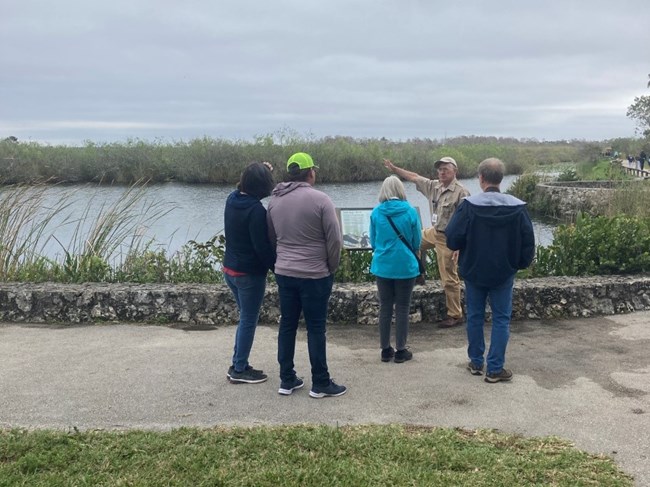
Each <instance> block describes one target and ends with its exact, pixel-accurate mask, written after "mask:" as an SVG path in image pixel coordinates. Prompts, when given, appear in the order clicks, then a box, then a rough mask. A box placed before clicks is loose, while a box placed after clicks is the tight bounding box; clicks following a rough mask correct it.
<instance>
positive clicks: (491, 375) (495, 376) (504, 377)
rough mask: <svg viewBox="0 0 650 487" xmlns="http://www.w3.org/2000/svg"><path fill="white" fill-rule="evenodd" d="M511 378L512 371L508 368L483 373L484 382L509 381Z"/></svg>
mask: <svg viewBox="0 0 650 487" xmlns="http://www.w3.org/2000/svg"><path fill="white" fill-rule="evenodd" d="M511 379H512V372H511V371H510V370H508V369H501V372H496V373H495V372H488V373H487V374H485V382H490V383H495V382H501V381H504V382H505V381H509V380H511Z"/></svg>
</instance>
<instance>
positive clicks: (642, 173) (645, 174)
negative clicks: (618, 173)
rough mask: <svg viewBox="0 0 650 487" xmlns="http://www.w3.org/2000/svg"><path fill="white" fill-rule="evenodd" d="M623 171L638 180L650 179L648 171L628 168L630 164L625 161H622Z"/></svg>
mask: <svg viewBox="0 0 650 487" xmlns="http://www.w3.org/2000/svg"><path fill="white" fill-rule="evenodd" d="M621 169H623V172H625V173H627V174H631V175H633V176H636V177H638V178H644V179H645V178H650V171H647V170H645V169H639V168H637V167H631V166H628V162H627V161H625V160H622V161H621Z"/></svg>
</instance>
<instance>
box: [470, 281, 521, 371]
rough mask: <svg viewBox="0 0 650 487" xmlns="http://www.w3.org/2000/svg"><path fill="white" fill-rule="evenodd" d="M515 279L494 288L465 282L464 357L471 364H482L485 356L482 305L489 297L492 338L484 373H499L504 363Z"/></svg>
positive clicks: (483, 311)
mask: <svg viewBox="0 0 650 487" xmlns="http://www.w3.org/2000/svg"><path fill="white" fill-rule="evenodd" d="M513 283H514V276H512V277H510V278H509V279H508V280H507V281H506V282H504V283H503V284H500V285H499V286H497V287H483V286H476V285H474V284H472V283H471V282H469V281H465V302H466V304H467V341H468V343H469V345H468V347H467V355H468V356H469V359H470V360H471V361H472V363H473V364H475V365H478V366H482V365H483V354H484V353H485V337H484V335H483V324H484V322H485V303H486V302H487V299H488V297H489V298H490V308H491V309H492V336H491V338H490V350H489V352H488V356H487V373H488V374H498V373H499V372H501V370H502V369H503V365H504V364H505V356H506V347H507V346H508V339H509V338H510V318H511V316H512V286H513Z"/></svg>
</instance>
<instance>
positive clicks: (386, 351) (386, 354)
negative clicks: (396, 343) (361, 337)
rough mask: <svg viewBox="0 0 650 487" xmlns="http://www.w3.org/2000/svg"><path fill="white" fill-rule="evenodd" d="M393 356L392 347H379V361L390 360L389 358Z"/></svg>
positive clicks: (393, 350)
mask: <svg viewBox="0 0 650 487" xmlns="http://www.w3.org/2000/svg"><path fill="white" fill-rule="evenodd" d="M394 356H395V349H394V348H393V347H388V348H382V349H381V361H382V362H390V359H392V358H393V357H394Z"/></svg>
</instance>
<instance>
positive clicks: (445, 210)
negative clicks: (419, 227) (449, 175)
mask: <svg viewBox="0 0 650 487" xmlns="http://www.w3.org/2000/svg"><path fill="white" fill-rule="evenodd" d="M415 188H416V189H417V190H418V191H419V192H420V193H422V194H423V195H424V196H425V197H426V198H427V200H428V201H429V211H430V212H431V226H432V227H434V228H435V229H436V230H437V231H438V232H444V231H445V229H446V228H447V224H448V223H449V220H451V217H452V215H453V214H454V212H455V211H456V208H458V205H459V204H460V202H461V201H462V200H463V198H466V197H467V196H469V191H467V189H466V188H465V187H464V186H463V185H462V184H460V183H459V182H458V180H457V179H454V180H453V181H452V182H451V183H450V184H449V186H447V187H446V188H445V187H444V186H443V185H442V183H441V182H440V181H439V180H437V179H427V178H425V177H424V176H419V177H418V178H417V179H416V180H415ZM423 226H425V227H426V225H423Z"/></svg>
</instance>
